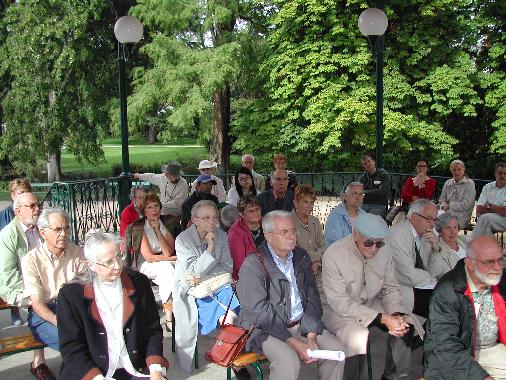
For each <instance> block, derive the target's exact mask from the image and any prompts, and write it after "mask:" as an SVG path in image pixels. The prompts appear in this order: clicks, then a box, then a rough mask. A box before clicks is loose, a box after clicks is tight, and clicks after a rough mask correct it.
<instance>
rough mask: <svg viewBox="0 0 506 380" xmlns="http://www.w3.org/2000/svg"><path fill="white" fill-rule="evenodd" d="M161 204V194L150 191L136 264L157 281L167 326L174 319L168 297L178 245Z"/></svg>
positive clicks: (143, 209)
mask: <svg viewBox="0 0 506 380" xmlns="http://www.w3.org/2000/svg"><path fill="white" fill-rule="evenodd" d="M161 209H162V204H161V202H160V198H159V197H158V195H156V194H154V193H148V194H147V195H146V197H145V198H144V201H143V202H142V204H141V213H142V215H143V216H144V218H143V219H141V221H140V223H142V224H143V232H142V238H141V245H140V254H137V255H136V258H135V267H136V268H137V269H138V270H139V272H141V273H143V274H145V275H146V276H147V277H148V278H149V279H150V280H152V281H153V282H154V283H155V284H157V285H158V291H159V293H160V298H161V301H162V303H163V304H164V309H165V313H166V316H167V323H166V328H167V329H169V328H170V323H169V322H171V321H172V305H171V303H169V302H168V301H169V298H170V295H171V293H172V282H173V276H174V264H175V261H176V249H175V243H174V237H173V236H172V234H171V233H170V232H169V231H167V229H166V228H165V226H164V225H163V223H162V222H161V221H160V212H161Z"/></svg>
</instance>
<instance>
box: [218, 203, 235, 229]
mask: <svg viewBox="0 0 506 380" xmlns="http://www.w3.org/2000/svg"><path fill="white" fill-rule="evenodd" d="M220 214H221V223H222V224H223V225H224V226H225V227H227V228H228V227H230V226H231V225H232V224H234V222H235V221H236V220H237V219H238V218H239V210H238V209H237V206H234V205H231V204H228V205H226V206H224V207H223V208H222V209H221V211H220Z"/></svg>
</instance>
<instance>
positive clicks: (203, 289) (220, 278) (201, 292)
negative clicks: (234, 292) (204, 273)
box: [188, 273, 234, 298]
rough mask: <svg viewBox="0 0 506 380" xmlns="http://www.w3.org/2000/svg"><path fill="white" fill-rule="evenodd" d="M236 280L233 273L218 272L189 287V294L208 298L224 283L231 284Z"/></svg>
mask: <svg viewBox="0 0 506 380" xmlns="http://www.w3.org/2000/svg"><path fill="white" fill-rule="evenodd" d="M232 282H234V280H233V279H232V274H231V273H222V274H217V275H216V276H213V277H211V278H208V279H207V280H204V281H202V282H201V283H200V284H198V285H196V286H192V287H191V288H190V289H188V294H189V295H191V296H193V297H195V298H206V297H210V296H213V295H214V293H215V292H216V291H217V290H219V289H220V288H221V287H222V286H223V285H226V284H231V283H232Z"/></svg>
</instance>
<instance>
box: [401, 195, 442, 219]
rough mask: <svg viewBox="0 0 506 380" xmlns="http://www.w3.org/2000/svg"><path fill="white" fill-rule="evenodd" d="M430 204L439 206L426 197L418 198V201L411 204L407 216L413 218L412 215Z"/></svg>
mask: <svg viewBox="0 0 506 380" xmlns="http://www.w3.org/2000/svg"><path fill="white" fill-rule="evenodd" d="M429 205H431V206H434V207H436V208H437V206H436V205H435V204H434V202H432V201H429V200H428V199H425V198H420V199H417V200H416V201H414V202H413V203H411V206H409V211H408V214H407V215H406V217H407V218H408V219H411V216H412V215H413V214H419V213H421V212H422V210H423V209H424V208H425V207H427V206H429Z"/></svg>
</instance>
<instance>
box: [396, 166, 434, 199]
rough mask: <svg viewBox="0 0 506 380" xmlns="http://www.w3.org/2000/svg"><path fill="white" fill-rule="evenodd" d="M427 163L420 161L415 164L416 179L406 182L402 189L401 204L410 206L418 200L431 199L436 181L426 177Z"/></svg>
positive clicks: (409, 179)
mask: <svg viewBox="0 0 506 380" xmlns="http://www.w3.org/2000/svg"><path fill="white" fill-rule="evenodd" d="M428 167H429V163H428V161H427V160H425V159H421V160H419V161H418V162H417V163H416V177H410V178H408V179H407V180H406V183H405V184H404V187H403V188H402V192H401V198H402V203H403V204H404V203H406V204H410V203H411V202H414V201H416V200H417V199H420V198H425V199H429V200H430V199H432V197H433V196H434V191H436V180H435V179H434V178H430V177H429V176H428V175H427V169H428Z"/></svg>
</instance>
